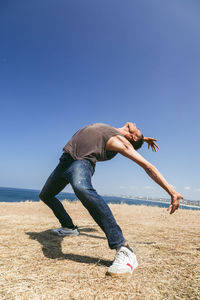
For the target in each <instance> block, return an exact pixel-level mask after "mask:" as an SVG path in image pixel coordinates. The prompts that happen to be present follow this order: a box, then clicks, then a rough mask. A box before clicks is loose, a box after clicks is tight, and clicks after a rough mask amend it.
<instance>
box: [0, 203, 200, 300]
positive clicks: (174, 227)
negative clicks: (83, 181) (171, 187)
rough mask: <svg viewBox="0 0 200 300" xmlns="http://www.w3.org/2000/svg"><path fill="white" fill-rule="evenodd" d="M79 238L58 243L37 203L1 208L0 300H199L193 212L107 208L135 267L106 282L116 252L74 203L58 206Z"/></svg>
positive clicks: (197, 218)
mask: <svg viewBox="0 0 200 300" xmlns="http://www.w3.org/2000/svg"><path fill="white" fill-rule="evenodd" d="M63 203H64V206H65V207H66V209H67V211H68V212H69V213H70V215H71V216H72V218H73V220H74V222H75V224H77V225H78V226H79V228H80V232H81V234H80V236H76V237H65V238H61V237H57V236H55V235H53V234H52V233H51V232H50V229H51V228H56V227H59V226H58V225H59V224H58V222H57V220H56V218H55V217H54V215H53V214H52V212H51V211H50V210H49V208H48V207H46V206H45V205H44V204H43V203H42V202H38V203H33V202H26V203H0V222H1V226H0V258H1V259H0V270H1V271H0V272H1V273H0V285H1V287H0V299H2V300H3V299H9V300H12V299H24V300H32V299H35V300H38V299H44V300H48V299H56V300H58V299H88V300H89V299H96V300H97V299H99V300H101V299H107V300H108V299H109V300H111V299H137V300H139V299H140V300H145V299H153V300H159V299H163V300H167V299H168V300H172V299H180V300H183V299H190V300H192V299H200V212H199V211H191V210H189V211H188V210H187V211H186V210H179V211H177V212H176V213H175V214H174V215H169V214H168V212H167V211H166V209H162V208H157V207H145V206H129V205H126V204H123V205H110V207H111V209H112V211H113V213H114V215H115V216H116V219H117V221H118V223H119V224H120V226H121V228H122V230H123V232H124V235H125V237H126V238H127V239H128V241H129V243H130V245H131V246H132V247H134V249H135V251H136V254H137V258H138V262H139V267H138V268H137V269H136V270H135V271H134V273H133V275H132V276H130V277H127V278H112V277H110V276H106V275H105V273H106V271H107V268H108V266H109V265H110V264H111V263H112V260H113V258H114V254H115V252H114V251H113V250H110V249H109V248H108V246H107V240H106V238H105V236H104V233H103V232H102V231H101V230H100V228H99V227H98V226H97V225H96V224H95V223H94V221H93V220H92V219H91V217H90V216H89V214H88V212H87V211H86V210H85V208H84V207H83V206H82V205H81V203H79V202H76V203H69V202H67V201H64V202H63Z"/></svg>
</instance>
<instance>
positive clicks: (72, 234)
mask: <svg viewBox="0 0 200 300" xmlns="http://www.w3.org/2000/svg"><path fill="white" fill-rule="evenodd" d="M51 233H53V234H55V235H58V236H78V235H79V234H80V233H79V232H78V233H69V234H63V233H59V232H55V231H51Z"/></svg>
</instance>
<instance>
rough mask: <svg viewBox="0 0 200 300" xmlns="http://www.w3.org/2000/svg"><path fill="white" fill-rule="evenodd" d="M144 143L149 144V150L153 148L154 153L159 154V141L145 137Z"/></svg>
mask: <svg viewBox="0 0 200 300" xmlns="http://www.w3.org/2000/svg"><path fill="white" fill-rule="evenodd" d="M143 141H144V142H146V143H147V144H148V149H149V148H150V147H151V150H152V151H154V152H157V149H159V147H158V145H157V144H156V142H157V139H154V138H152V137H144V138H143ZM156 148H157V149H156Z"/></svg>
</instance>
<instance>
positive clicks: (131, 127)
mask: <svg viewBox="0 0 200 300" xmlns="http://www.w3.org/2000/svg"><path fill="white" fill-rule="evenodd" d="M119 130H120V132H121V133H122V134H123V136H124V137H125V138H126V139H127V140H128V141H129V142H130V143H131V145H132V146H133V148H134V149H135V150H138V149H139V148H141V147H142V145H143V143H144V140H143V135H142V133H141V132H140V130H139V129H138V128H137V127H136V124H135V123H131V122H127V123H126V124H125V125H124V126H123V127H122V128H119Z"/></svg>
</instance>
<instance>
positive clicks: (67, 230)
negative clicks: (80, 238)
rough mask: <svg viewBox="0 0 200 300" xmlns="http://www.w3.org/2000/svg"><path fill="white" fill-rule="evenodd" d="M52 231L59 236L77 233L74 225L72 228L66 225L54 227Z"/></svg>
mask: <svg viewBox="0 0 200 300" xmlns="http://www.w3.org/2000/svg"><path fill="white" fill-rule="evenodd" d="M52 232H53V233H56V234H57V235H59V236H70V235H79V234H80V233H79V231H78V227H77V226H75V227H74V229H70V228H67V227H60V228H56V229H52Z"/></svg>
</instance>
